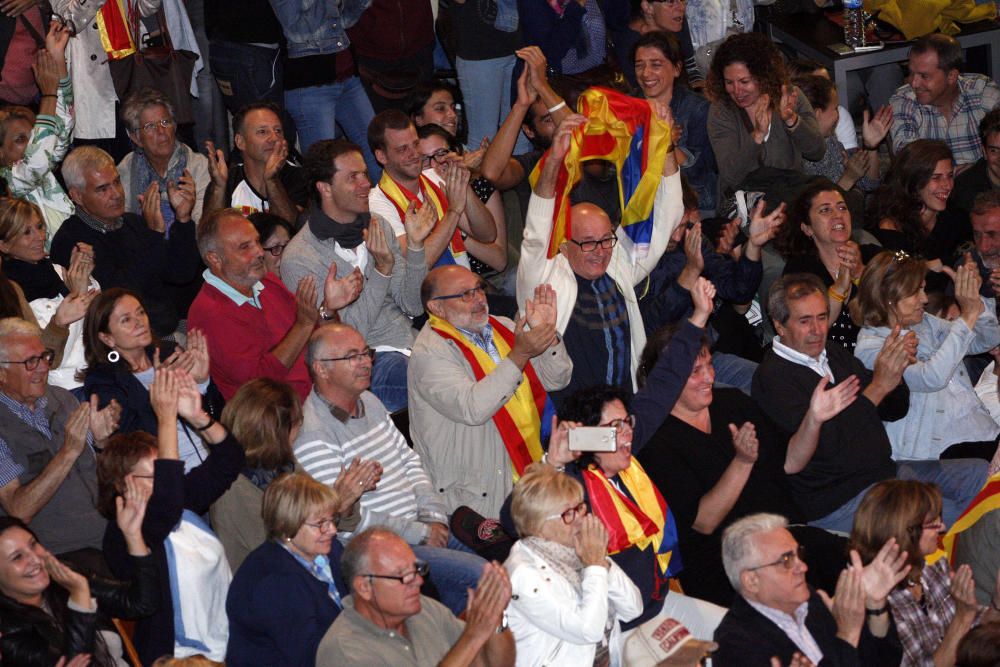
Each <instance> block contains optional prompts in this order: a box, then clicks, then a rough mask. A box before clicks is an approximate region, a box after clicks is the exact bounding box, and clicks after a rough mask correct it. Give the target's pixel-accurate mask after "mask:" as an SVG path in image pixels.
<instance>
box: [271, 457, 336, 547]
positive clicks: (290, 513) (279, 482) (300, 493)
mask: <svg viewBox="0 0 1000 667" xmlns="http://www.w3.org/2000/svg"><path fill="white" fill-rule="evenodd" d="M339 504H340V498H338V497H337V493H336V492H335V491H334V490H333V489H331V488H330V487H329V486H327V485H326V484H321V483H319V482H317V481H316V480H315V479H313V478H312V477H310V476H309V475H307V474H306V473H304V472H293V473H290V474H287V475H282V476H281V477H279V478H278V479H276V480H274V481H273V482H271V483H270V484H269V485H268V486H267V489H266V490H265V491H264V502H263V503H262V504H261V511H260V513H261V517H262V518H263V519H264V527H265V528H267V536H268V538H270V539H272V540H284V539H291V538H292V537H295V534H296V533H298V532H299V529H300V528H302V524H304V523H305V522H306V519H308V518H309V515H310V514H312V513H313V512H316V511H318V510H330V511H333V510H335V509H336V508H337V506H338V505H339Z"/></svg>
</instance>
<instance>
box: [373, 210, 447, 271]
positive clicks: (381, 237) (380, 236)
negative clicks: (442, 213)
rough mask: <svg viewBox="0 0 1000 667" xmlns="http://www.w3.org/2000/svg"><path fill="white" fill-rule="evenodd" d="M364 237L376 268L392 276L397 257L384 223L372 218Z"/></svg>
mask: <svg viewBox="0 0 1000 667" xmlns="http://www.w3.org/2000/svg"><path fill="white" fill-rule="evenodd" d="M449 201H450V200H449ZM422 208H433V206H431V205H430V204H429V203H428V204H427V205H426V206H423V207H422ZM364 237H365V247H366V248H368V253H369V254H370V255H371V256H372V259H373V260H375V270H376V271H378V272H379V273H381V274H382V275H383V276H391V275H392V267H393V266H394V265H395V262H396V258H395V256H394V255H393V254H392V248H390V247H389V241H387V240H386V238H385V231H383V229H382V225H380V224H379V222H378V220H376V219H374V218H372V219H371V220H370V221H369V222H368V228H367V229H366V230H365V231H364Z"/></svg>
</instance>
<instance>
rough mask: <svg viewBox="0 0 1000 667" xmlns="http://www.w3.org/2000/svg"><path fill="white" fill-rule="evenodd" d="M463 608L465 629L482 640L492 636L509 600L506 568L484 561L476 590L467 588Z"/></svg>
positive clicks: (509, 591)
mask: <svg viewBox="0 0 1000 667" xmlns="http://www.w3.org/2000/svg"><path fill="white" fill-rule="evenodd" d="M468 596H469V600H468V604H467V606H466V608H465V626H466V628H467V630H468V631H469V632H471V633H473V634H474V635H475V636H477V637H480V638H482V639H483V640H484V641H485V640H486V639H489V638H490V637H491V636H493V633H494V631H495V630H496V628H498V627H500V624H501V623H502V622H503V612H504V610H505V609H506V608H507V604H508V603H509V602H510V596H511V586H510V578H509V577H508V576H507V570H505V569H504V567H503V566H502V565H500V564H499V563H496V562H492V563H486V565H484V566H483V574H482V576H480V577H479V583H478V584H477V585H476V590H472V589H471V588H470V589H469V590H468Z"/></svg>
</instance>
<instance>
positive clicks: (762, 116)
mask: <svg viewBox="0 0 1000 667" xmlns="http://www.w3.org/2000/svg"><path fill="white" fill-rule="evenodd" d="M750 120H751V121H753V131H752V133H751V134H752V136H753V140H754V141H755V142H756V143H758V144H762V143H764V137H766V136H767V133H768V131H769V130H770V129H771V96H770V95H768V94H767V93H764V94H763V95H761V96H760V97H758V98H757V105H756V106H755V107H754V108H753V111H752V113H751V114H750Z"/></svg>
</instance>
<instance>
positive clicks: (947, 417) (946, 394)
mask: <svg viewBox="0 0 1000 667" xmlns="http://www.w3.org/2000/svg"><path fill="white" fill-rule="evenodd" d="M983 301H984V302H985V304H986V309H985V310H984V311H983V312H982V313H980V315H979V319H977V320H976V325H975V327H974V328H973V329H971V330H970V329H969V327H968V326H967V325H966V324H965V321H964V320H962V319H961V318H958V319H956V320H954V321H952V322H949V321H947V320H943V319H940V318H938V317H934V316H933V315H929V314H925V315H924V317H923V319H922V320H921V321H920V322H919V323H917V324H915V325H913V326H910V327H907V328H908V329H909V330H910V331H912V332H914V333H915V334H916V335H917V363H915V364H912V365H910V366H909V367H907V369H906V370H905V371H904V372H903V380H904V381H905V382H906V385H907V386H908V387H909V388H910V410H909V412H907V413H906V416H905V417H904V418H903V419H899V420H897V421H894V422H886V423H885V430H886V433H887V434H888V435H889V441H890V442H891V443H892V458H893V459H895V460H897V461H898V460H914V459H916V460H920V459H935V460H936V459H937V458H938V457H939V456H940V455H941V452H942V451H944V450H945V449H946V448H947V447H948V446H949V445H953V444H955V443H958V442H979V441H983V440H993V439H994V438H996V437H997V434H998V433H1000V426H998V425H997V423H996V422H994V421H993V418H992V417H991V416H990V413H989V411H988V410H987V409H986V407H985V406H984V405H983V403H982V401H980V400H979V397H978V396H977V395H976V392H975V390H974V389H973V387H972V382H971V381H970V379H969V375H968V372H967V371H966V370H965V365H964V364H963V363H962V358H963V357H964V356H965V355H967V354H978V353H980V352H985V351H987V350H989V349H990V348H992V347H995V346H996V345H997V343H998V342H1000V326H998V324H997V316H996V306H995V305H994V301H993V299H983ZM903 333H905V331H903ZM888 335H889V328H888V327H871V326H866V327H864V328H863V329H862V330H861V332H860V333H859V334H858V344H857V347H855V348H854V355H855V356H856V357H857V358H858V359H860V360H861V361H862V363H864V365H865V366H867V367H868V368H874V367H875V358H876V357H877V356H878V353H879V351H880V350H881V349H882V345H883V344H884V342H885V339H886V337H887V336H888Z"/></svg>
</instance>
